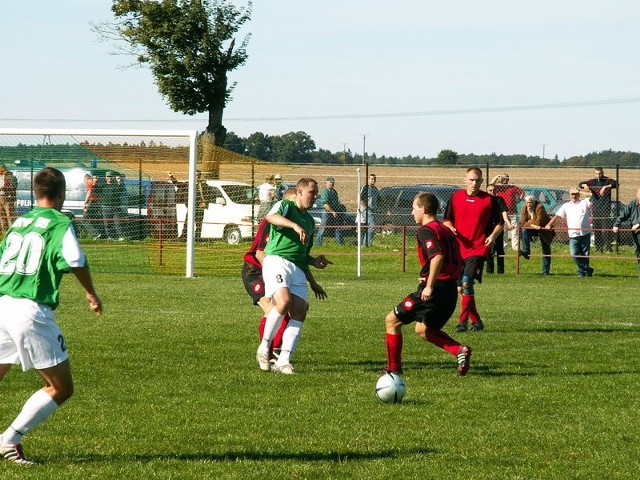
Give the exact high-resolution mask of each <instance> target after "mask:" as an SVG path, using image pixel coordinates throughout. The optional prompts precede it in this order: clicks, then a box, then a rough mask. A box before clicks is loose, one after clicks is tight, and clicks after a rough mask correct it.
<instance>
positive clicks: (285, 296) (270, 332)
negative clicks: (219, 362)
mask: <svg viewBox="0 0 640 480" xmlns="http://www.w3.org/2000/svg"><path fill="white" fill-rule="evenodd" d="M272 298H273V302H274V305H273V307H272V308H271V310H269V313H267V315H266V317H265V318H266V320H265V325H264V331H263V335H262V340H261V341H260V345H259V346H258V352H257V354H256V359H257V361H258V365H259V366H260V369H261V370H265V371H268V370H270V369H271V366H270V364H269V357H270V354H271V348H272V341H273V337H274V336H275V335H276V333H277V332H278V329H279V328H280V326H281V324H282V320H283V319H284V316H285V315H286V314H287V312H288V311H289V309H290V308H291V304H292V299H293V297H292V295H291V292H290V290H289V289H288V288H287V287H282V288H279V289H278V290H276V292H275V293H274V294H273V297H272Z"/></svg>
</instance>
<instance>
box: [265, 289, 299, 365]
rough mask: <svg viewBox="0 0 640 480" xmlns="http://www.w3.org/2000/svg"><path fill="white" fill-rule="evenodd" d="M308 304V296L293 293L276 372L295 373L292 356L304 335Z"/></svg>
mask: <svg viewBox="0 0 640 480" xmlns="http://www.w3.org/2000/svg"><path fill="white" fill-rule="evenodd" d="M305 286H306V285H305ZM294 290H295V289H294ZM296 291H297V290H296ZM307 306H308V304H307V300H306V298H304V297H302V296H298V295H296V294H292V302H291V308H290V310H289V312H290V317H291V318H290V319H289V321H288V322H287V325H286V328H285V329H284V332H283V334H282V345H281V347H280V355H279V357H278V360H277V361H276V363H275V364H274V365H273V368H272V369H273V370H274V371H276V372H280V373H285V374H292V373H294V371H293V365H291V358H292V357H293V354H294V353H295V351H296V348H298V344H299V343H300V338H301V337H302V327H303V325H304V321H305V319H306V316H307Z"/></svg>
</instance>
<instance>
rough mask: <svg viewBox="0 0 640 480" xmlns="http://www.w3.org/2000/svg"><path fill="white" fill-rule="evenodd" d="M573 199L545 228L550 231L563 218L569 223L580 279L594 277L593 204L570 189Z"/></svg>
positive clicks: (571, 243)
mask: <svg viewBox="0 0 640 480" xmlns="http://www.w3.org/2000/svg"><path fill="white" fill-rule="evenodd" d="M569 195H570V196H571V199H570V200H569V201H568V202H566V203H563V204H562V205H561V206H560V208H559V209H558V211H557V212H556V214H555V215H554V216H553V218H552V219H551V220H549V223H547V225H546V226H545V228H546V229H548V230H550V229H551V228H553V224H554V223H555V222H556V221H557V220H558V219H559V218H562V219H564V220H566V222H567V228H568V234H569V252H570V254H571V256H572V257H573V261H574V262H575V263H576V266H577V267H578V277H581V278H582V277H591V276H593V268H592V267H590V266H589V249H590V247H591V203H590V202H589V199H588V198H584V199H582V200H580V190H578V189H577V188H573V187H571V188H570V189H569Z"/></svg>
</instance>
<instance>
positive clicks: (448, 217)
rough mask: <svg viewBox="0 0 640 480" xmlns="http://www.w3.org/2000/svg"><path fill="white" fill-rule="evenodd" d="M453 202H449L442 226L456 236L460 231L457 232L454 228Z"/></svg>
mask: <svg viewBox="0 0 640 480" xmlns="http://www.w3.org/2000/svg"><path fill="white" fill-rule="evenodd" d="M452 203H453V201H452V200H449V203H448V204H447V208H446V210H445V211H444V219H443V220H442V224H443V225H444V226H445V227H447V228H448V229H449V230H451V231H452V232H453V233H454V234H456V235H457V234H458V231H457V230H456V227H454V226H453V222H454V215H453V206H452Z"/></svg>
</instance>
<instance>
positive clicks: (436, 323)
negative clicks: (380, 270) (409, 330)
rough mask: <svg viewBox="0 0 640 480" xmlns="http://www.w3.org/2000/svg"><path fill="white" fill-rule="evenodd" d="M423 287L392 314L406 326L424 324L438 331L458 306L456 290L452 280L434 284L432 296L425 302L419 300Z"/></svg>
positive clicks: (401, 303)
mask: <svg viewBox="0 0 640 480" xmlns="http://www.w3.org/2000/svg"><path fill="white" fill-rule="evenodd" d="M423 289H424V285H420V286H419V287H418V290H417V291H416V292H414V293H411V294H409V295H408V296H407V297H406V298H405V299H404V300H403V301H402V302H400V303H399V304H398V305H397V306H396V308H394V309H393V312H394V313H395V314H396V317H398V319H399V320H400V321H401V322H402V323H403V324H404V325H407V324H409V323H411V322H420V323H424V324H425V325H426V326H427V327H429V328H433V329H435V330H440V329H442V327H444V325H445V324H446V323H447V321H448V320H449V318H451V315H453V312H454V310H455V309H456V305H457V304H458V288H457V286H456V282H455V281H453V280H450V281H443V282H436V285H435V287H433V296H432V297H431V299H429V300H427V301H426V302H425V301H423V300H422V299H421V298H420V294H421V293H422V290H423Z"/></svg>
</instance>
